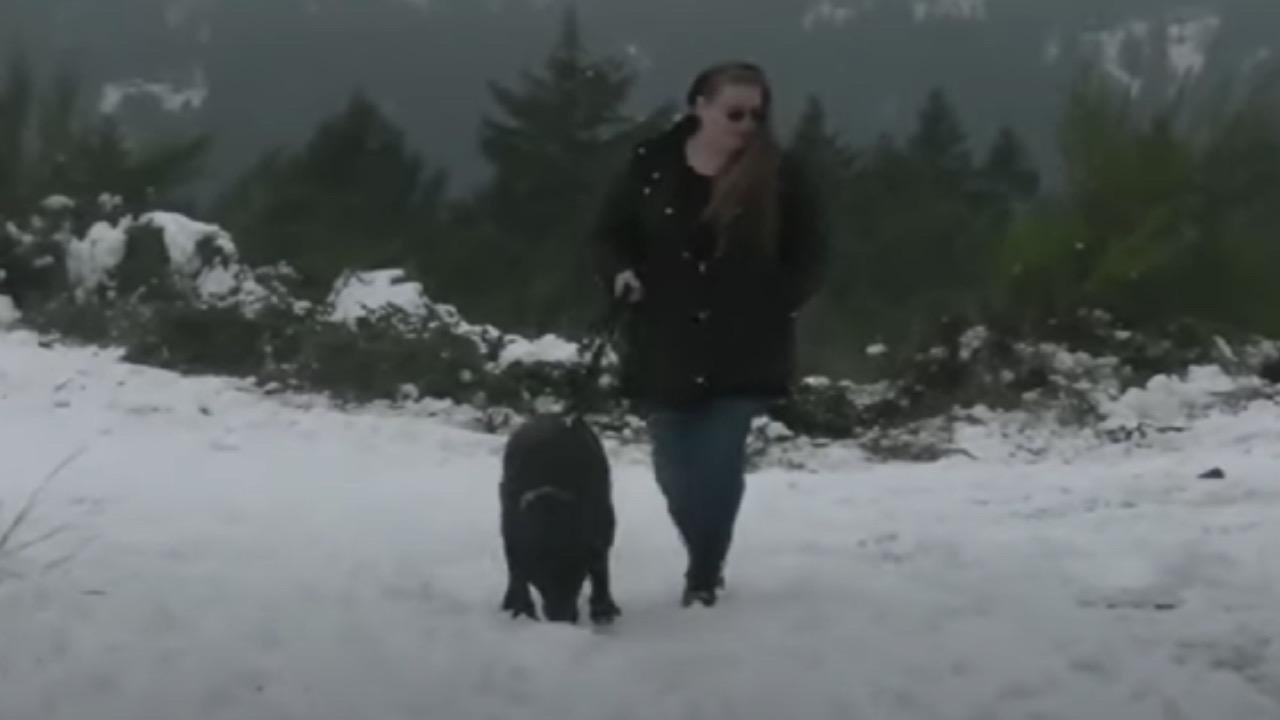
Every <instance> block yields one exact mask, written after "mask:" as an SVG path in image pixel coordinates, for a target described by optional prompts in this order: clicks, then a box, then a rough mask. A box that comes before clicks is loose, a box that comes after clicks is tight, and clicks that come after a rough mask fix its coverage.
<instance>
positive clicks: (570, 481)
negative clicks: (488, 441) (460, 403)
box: [499, 413, 620, 623]
mask: <svg viewBox="0 0 1280 720" xmlns="http://www.w3.org/2000/svg"><path fill="white" fill-rule="evenodd" d="M499 495H500V497H501V504H502V544H503V550H504V552H505V553H506V559H507V574H508V585H507V593H506V598H505V599H504V600H503V601H502V609H503V610H504V611H508V612H510V613H511V615H512V617H520V616H521V615H526V616H528V617H530V618H534V619H536V618H537V616H536V614H535V609H534V603H533V596H532V595H531V594H530V591H529V590H530V586H532V587H533V588H536V589H537V591H538V594H539V595H540V596H541V597H542V614H543V617H544V618H545V619H546V620H548V621H551V622H568V623H576V622H577V621H578V597H579V595H580V594H581V593H582V587H583V585H584V584H585V582H586V580H587V578H588V577H590V579H591V596H590V600H589V603H588V605H589V611H590V617H591V621H592V622H595V623H607V622H611V621H613V620H614V619H616V618H617V617H618V615H619V614H620V610H619V609H618V605H617V603H615V602H614V599H613V595H612V592H611V591H610V589H609V553H610V551H611V550H612V549H613V540H614V535H615V533H616V529H617V520H616V518H615V516H614V511H613V491H612V481H611V479H610V471H609V458H608V456H607V455H606V454H605V450H604V445H603V444H602V443H601V442H600V438H599V437H598V436H597V435H596V433H595V432H594V431H593V430H592V429H591V426H590V425H588V424H587V422H586V421H585V420H584V419H582V417H581V416H580V415H578V414H576V413H573V414H563V415H559V414H556V415H539V416H536V417H534V418H532V419H530V420H529V421H528V422H526V423H525V424H523V425H522V426H520V427H519V428H518V429H517V430H516V431H515V432H514V433H512V435H511V437H510V438H509V439H508V440H507V445H506V448H505V449H504V451H503V457H502V482H501V484H500V487H499Z"/></svg>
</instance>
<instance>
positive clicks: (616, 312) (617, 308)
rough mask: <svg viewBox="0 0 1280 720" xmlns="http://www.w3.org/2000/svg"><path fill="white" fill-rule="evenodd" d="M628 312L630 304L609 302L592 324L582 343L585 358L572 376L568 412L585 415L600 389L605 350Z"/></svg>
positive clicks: (566, 405)
mask: <svg viewBox="0 0 1280 720" xmlns="http://www.w3.org/2000/svg"><path fill="white" fill-rule="evenodd" d="M626 311H627V303H625V302H621V301H618V300H614V301H612V302H610V303H609V304H608V306H607V307H606V308H605V310H604V312H603V313H601V315H600V317H599V318H597V319H596V320H595V321H594V322H592V323H591V325H590V326H588V330H587V335H586V338H585V339H584V340H583V341H582V346H581V347H582V349H583V351H584V352H583V355H585V361H584V362H583V363H582V364H581V366H580V367H579V368H578V370H577V372H575V373H574V374H573V377H572V378H571V379H570V382H569V397H568V399H567V402H566V403H565V413H566V414H568V415H579V416H580V415H584V414H585V413H586V412H587V409H588V408H589V407H590V406H591V400H592V399H593V396H594V395H595V393H596V392H597V391H598V390H599V388H600V375H601V373H602V372H603V371H604V357H605V352H606V351H608V349H609V346H610V345H611V344H612V343H613V340H614V338H615V337H616V336H617V334H618V330H619V328H621V327H622V320H623V317H624V316H625V315H626Z"/></svg>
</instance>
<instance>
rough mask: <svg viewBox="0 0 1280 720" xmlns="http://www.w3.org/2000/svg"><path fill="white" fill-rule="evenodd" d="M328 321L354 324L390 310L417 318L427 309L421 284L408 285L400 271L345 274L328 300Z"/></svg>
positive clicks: (370, 271)
mask: <svg viewBox="0 0 1280 720" xmlns="http://www.w3.org/2000/svg"><path fill="white" fill-rule="evenodd" d="M329 305H330V306H331V307H332V308H333V311H332V312H331V313H330V315H329V320H331V321H333V322H340V323H354V322H355V321H356V320H358V319H360V318H363V317H366V316H368V315H369V313H370V312H373V311H377V310H382V309H386V308H390V307H394V308H399V309H401V310H403V311H405V312H407V313H409V314H410V315H413V316H421V315H424V314H426V312H427V311H428V309H429V308H430V303H429V302H428V300H427V296H426V293H424V292H423V290H422V284H421V283H417V282H412V281H409V280H408V279H407V277H406V273H405V272H404V271H403V270H395V269H386V270H368V271H362V272H349V273H346V274H345V275H344V276H343V277H340V278H338V280H337V281H336V282H335V283H334V287H333V292H332V294H331V295H330V296H329Z"/></svg>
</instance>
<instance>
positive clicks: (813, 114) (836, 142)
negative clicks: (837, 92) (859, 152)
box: [787, 95, 855, 192]
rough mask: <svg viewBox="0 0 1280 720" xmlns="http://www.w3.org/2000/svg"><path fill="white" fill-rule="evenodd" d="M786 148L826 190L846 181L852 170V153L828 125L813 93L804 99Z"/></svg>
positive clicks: (820, 103) (819, 185)
mask: <svg viewBox="0 0 1280 720" xmlns="http://www.w3.org/2000/svg"><path fill="white" fill-rule="evenodd" d="M787 147H788V150H789V151H790V152H791V154H792V155H793V156H794V157H795V158H796V159H797V160H799V161H800V162H801V164H802V165H803V166H804V168H805V169H806V171H807V172H809V174H810V175H811V178H812V180H813V182H814V184H815V185H816V186H818V187H820V188H823V189H825V190H827V191H828V192H830V191H833V190H835V189H836V188H839V187H840V186H842V185H843V184H844V183H846V182H848V180H849V176H850V174H851V173H852V172H853V167H854V162H855V158H854V153H853V151H852V150H851V149H850V148H849V146H848V145H847V144H846V143H845V142H844V140H843V139H842V138H841V137H840V136H839V134H837V133H836V132H834V131H832V130H831V128H830V127H829V124H828V122H827V111H826V108H825V107H824V106H823V104H822V100H821V99H819V98H818V96H816V95H810V96H809V97H808V98H806V100H805V105H804V109H803V110H802V111H801V113H800V119H799V121H798V122H797V123H796V129H795V132H794V133H793V134H792V136H791V141H790V142H789V143H788V146H787Z"/></svg>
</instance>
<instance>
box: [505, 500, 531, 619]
mask: <svg viewBox="0 0 1280 720" xmlns="http://www.w3.org/2000/svg"><path fill="white" fill-rule="evenodd" d="M506 500H507V498H505V497H504V498H503V501H504V502H503V504H502V552H503V554H504V555H505V556H506V560H507V593H506V596H505V597H503V599H502V610H503V612H509V613H511V617H512V618H518V617H520V616H525V617H528V618H531V619H533V620H537V619H538V613H537V608H536V607H535V606H534V604H533V595H532V594H531V593H530V592H529V577H528V574H527V573H526V572H525V569H524V558H523V556H522V555H521V553H520V548H518V547H517V546H516V544H515V541H514V538H515V528H514V527H513V524H514V520H515V517H514V515H513V512H514V511H512V510H510V509H508V507H509V503H507V502H506Z"/></svg>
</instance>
